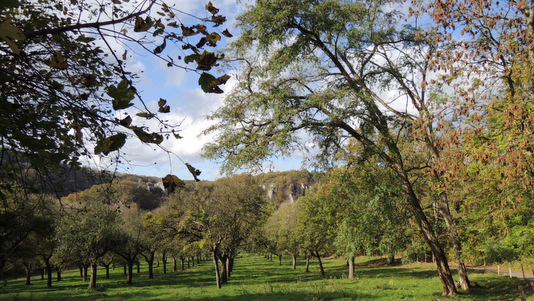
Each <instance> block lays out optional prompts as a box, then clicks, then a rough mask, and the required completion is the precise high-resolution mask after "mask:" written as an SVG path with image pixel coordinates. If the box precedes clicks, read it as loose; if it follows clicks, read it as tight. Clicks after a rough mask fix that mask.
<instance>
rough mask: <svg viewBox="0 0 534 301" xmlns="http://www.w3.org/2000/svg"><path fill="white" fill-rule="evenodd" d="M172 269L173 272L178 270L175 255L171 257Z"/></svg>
mask: <svg viewBox="0 0 534 301" xmlns="http://www.w3.org/2000/svg"><path fill="white" fill-rule="evenodd" d="M172 270H173V271H174V272H176V271H178V265H177V264H176V257H173V258H172Z"/></svg>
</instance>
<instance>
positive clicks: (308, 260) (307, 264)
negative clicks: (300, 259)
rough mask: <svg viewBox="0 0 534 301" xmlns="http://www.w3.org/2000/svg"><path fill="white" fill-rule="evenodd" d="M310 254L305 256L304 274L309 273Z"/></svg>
mask: <svg viewBox="0 0 534 301" xmlns="http://www.w3.org/2000/svg"><path fill="white" fill-rule="evenodd" d="M310 257H311V255H310V254H306V273H309V272H310Z"/></svg>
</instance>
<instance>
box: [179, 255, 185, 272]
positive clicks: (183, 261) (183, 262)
mask: <svg viewBox="0 0 534 301" xmlns="http://www.w3.org/2000/svg"><path fill="white" fill-rule="evenodd" d="M180 261H181V262H182V271H184V270H185V258H184V257H180Z"/></svg>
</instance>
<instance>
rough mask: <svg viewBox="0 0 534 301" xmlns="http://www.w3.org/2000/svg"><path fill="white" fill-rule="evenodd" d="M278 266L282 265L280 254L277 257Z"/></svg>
mask: <svg viewBox="0 0 534 301" xmlns="http://www.w3.org/2000/svg"><path fill="white" fill-rule="evenodd" d="M278 265H282V254H280V255H278Z"/></svg>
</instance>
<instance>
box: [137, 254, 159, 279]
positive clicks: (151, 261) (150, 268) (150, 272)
mask: <svg viewBox="0 0 534 301" xmlns="http://www.w3.org/2000/svg"><path fill="white" fill-rule="evenodd" d="M155 253H156V251H149V254H148V256H145V260H146V262H147V264H148V279H154V255H155ZM137 269H138V270H137V271H138V272H139V265H138V266H137Z"/></svg>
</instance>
